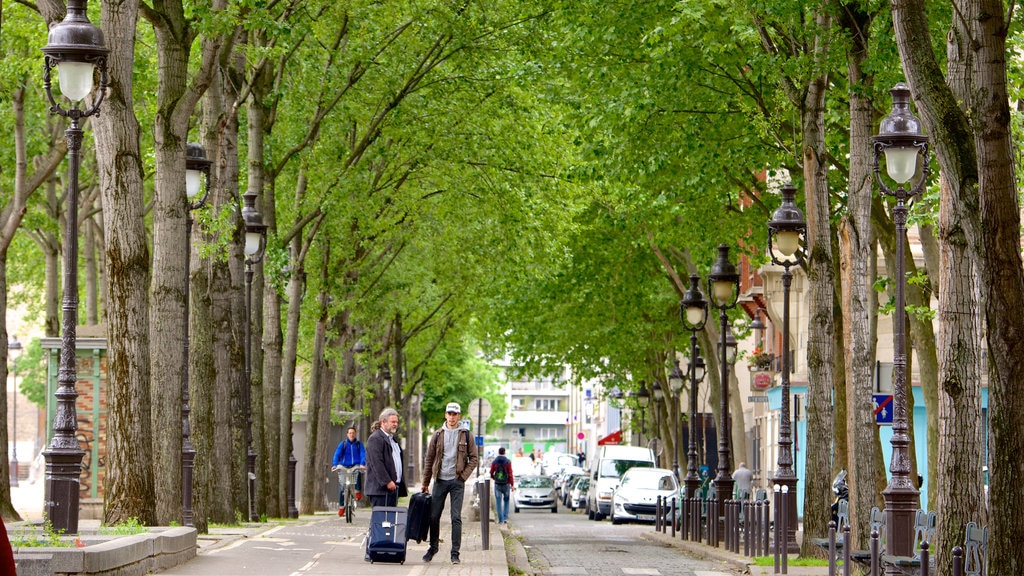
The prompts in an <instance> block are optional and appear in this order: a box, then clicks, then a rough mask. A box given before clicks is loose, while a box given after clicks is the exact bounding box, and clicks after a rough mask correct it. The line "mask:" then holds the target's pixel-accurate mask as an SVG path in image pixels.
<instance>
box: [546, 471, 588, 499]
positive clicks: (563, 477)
mask: <svg viewBox="0 0 1024 576" xmlns="http://www.w3.org/2000/svg"><path fill="white" fill-rule="evenodd" d="M586 473H587V471H586V470H584V469H583V468H580V467H579V466H567V467H566V468H564V469H563V470H562V471H561V472H559V473H557V474H554V475H552V474H548V476H551V479H552V480H554V481H555V488H556V489H557V490H558V491H559V494H561V493H563V487H564V486H565V483H566V481H567V480H569V479H570V478H572V477H574V476H576V475H578V474H586Z"/></svg>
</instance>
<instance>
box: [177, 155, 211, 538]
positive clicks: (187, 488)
mask: <svg viewBox="0 0 1024 576" xmlns="http://www.w3.org/2000/svg"><path fill="white" fill-rule="evenodd" d="M204 175H205V177H206V178H205V184H206V186H205V187H203V183H204V182H203V180H204V178H203V176H204ZM200 190H202V192H203V195H202V196H200V195H199V192H200ZM209 192H210V161H209V160H207V159H206V150H205V149H203V146H202V145H201V144H197V143H195V142H189V143H188V145H187V146H186V147H185V194H186V196H187V199H186V207H187V210H186V211H185V315H184V316H185V317H184V318H183V319H182V321H183V331H182V335H183V338H182V341H183V344H182V348H183V351H184V359H185V366H184V369H183V370H182V371H181V522H182V524H184V525H185V526H192V525H193V516H192V512H193V510H192V472H193V471H194V470H195V462H196V449H195V446H193V445H192V426H191V424H190V421H189V414H190V413H191V412H192V409H191V408H189V405H188V401H189V391H188V357H189V338H188V336H189V334H188V330H189V318H188V315H189V303H190V296H191V294H190V292H191V290H190V289H189V280H190V279H191V270H190V267H191V264H192V224H193V219H192V211H193V210H198V209H199V208H202V206H203V204H205V203H206V196H207V194H209Z"/></svg>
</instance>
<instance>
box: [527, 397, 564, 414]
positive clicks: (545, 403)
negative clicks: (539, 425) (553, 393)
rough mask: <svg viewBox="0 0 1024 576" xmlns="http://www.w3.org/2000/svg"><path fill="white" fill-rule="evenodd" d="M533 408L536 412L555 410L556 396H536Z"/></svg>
mask: <svg viewBox="0 0 1024 576" xmlns="http://www.w3.org/2000/svg"><path fill="white" fill-rule="evenodd" d="M533 409H534V410H537V411H538V412H557V411H558V399H557V398H537V399H535V400H534V401H533Z"/></svg>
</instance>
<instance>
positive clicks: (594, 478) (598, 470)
mask: <svg viewBox="0 0 1024 576" xmlns="http://www.w3.org/2000/svg"><path fill="white" fill-rule="evenodd" d="M590 466H591V468H590V490H589V491H588V492H587V505H586V509H587V518H589V519H591V520H604V517H605V516H607V515H609V514H611V509H612V492H613V491H614V490H615V487H616V486H618V485H619V478H621V477H622V475H623V474H624V473H625V472H626V470H629V469H630V468H634V467H647V468H653V467H654V466H655V464H654V451H653V450H651V449H650V448H644V447H642V446H618V445H616V446H601V447H600V448H599V449H598V452H597V456H596V457H595V458H594V459H593V460H591V463H590Z"/></svg>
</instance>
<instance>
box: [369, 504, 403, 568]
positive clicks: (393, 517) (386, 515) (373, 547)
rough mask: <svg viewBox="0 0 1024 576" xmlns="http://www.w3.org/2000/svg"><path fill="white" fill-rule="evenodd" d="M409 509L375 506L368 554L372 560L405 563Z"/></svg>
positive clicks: (371, 517) (371, 516)
mask: <svg viewBox="0 0 1024 576" xmlns="http://www.w3.org/2000/svg"><path fill="white" fill-rule="evenodd" d="M407 515H408V511H407V510H406V509H405V508H398V507H396V506H374V508H373V512H371V513H370V535H369V538H368V539H367V542H366V555H367V556H369V557H370V562H397V563H399V564H404V563H405V524H406V516H407Z"/></svg>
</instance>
